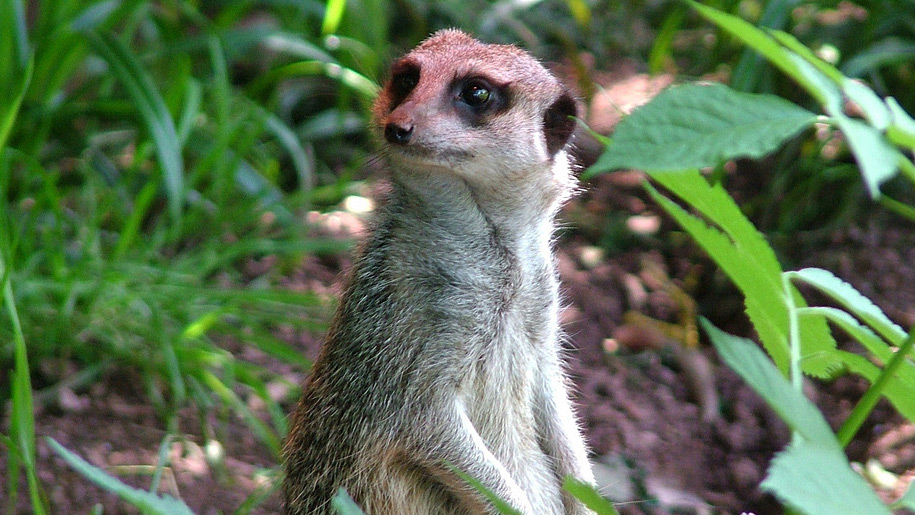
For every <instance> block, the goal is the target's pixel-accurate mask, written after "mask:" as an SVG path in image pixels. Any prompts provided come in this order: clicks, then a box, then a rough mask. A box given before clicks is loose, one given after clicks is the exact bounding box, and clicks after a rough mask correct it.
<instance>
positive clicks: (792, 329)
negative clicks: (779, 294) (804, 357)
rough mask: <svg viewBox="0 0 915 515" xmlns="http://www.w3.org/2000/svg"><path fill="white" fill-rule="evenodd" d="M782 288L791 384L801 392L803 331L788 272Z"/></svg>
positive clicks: (783, 278)
mask: <svg viewBox="0 0 915 515" xmlns="http://www.w3.org/2000/svg"><path fill="white" fill-rule="evenodd" d="M782 288H783V290H784V294H785V306H786V307H787V308H788V349H789V351H790V355H789V357H790V361H789V365H788V367H789V368H788V369H789V371H790V373H791V385H792V386H794V389H795V390H797V391H799V392H800V391H801V390H802V389H803V386H804V385H803V380H804V376H803V373H802V372H801V333H800V329H799V327H798V320H797V306H796V305H795V303H794V287H793V286H792V284H791V279H790V278H789V277H788V274H782Z"/></svg>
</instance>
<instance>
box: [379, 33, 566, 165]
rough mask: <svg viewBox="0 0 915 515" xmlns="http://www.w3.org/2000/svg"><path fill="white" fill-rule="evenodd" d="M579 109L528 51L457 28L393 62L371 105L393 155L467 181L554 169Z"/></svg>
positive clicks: (431, 39)
mask: <svg viewBox="0 0 915 515" xmlns="http://www.w3.org/2000/svg"><path fill="white" fill-rule="evenodd" d="M575 112H576V108H575V101H574V100H573V99H572V97H571V95H569V93H568V92H567V91H566V90H565V88H564V87H563V86H562V85H561V84H560V83H559V81H558V80H557V79H556V78H555V77H553V76H552V75H551V74H550V73H549V72H548V71H547V70H546V69H545V68H544V67H543V66H542V65H541V64H540V63H539V62H537V61H536V60H535V59H534V58H533V57H531V55H530V54H528V53H527V52H525V51H523V50H521V49H519V48H517V47H514V46H510V45H487V44H483V43H480V42H479V41H477V40H475V39H473V38H471V37H470V36H468V35H467V34H464V33H463V32H460V31H457V30H445V31H440V32H437V33H435V34H434V35H432V36H431V37H430V38H429V39H427V40H425V41H424V42H423V43H422V44H420V45H419V46H418V47H416V48H415V49H414V50H413V51H411V52H410V53H409V54H407V55H406V56H404V57H403V58H401V59H400V60H398V61H396V62H395V63H394V64H393V66H392V67H391V77H390V79H389V80H388V81H387V83H386V85H385V87H384V89H383V91H382V93H381V94H380V95H379V97H378V99H377V100H376V101H375V104H374V107H373V115H374V124H375V130H376V131H377V132H378V133H379V134H380V135H381V136H383V138H384V142H385V145H386V146H387V148H388V149H389V150H390V152H389V156H390V157H391V158H392V159H393V160H395V161H397V162H399V163H400V164H403V165H405V166H408V167H413V168H430V169H431V168H447V169H448V170H451V171H453V172H456V173H459V174H465V175H467V177H466V178H467V179H482V178H484V176H487V175H489V176H492V175H494V174H497V175H500V176H502V177H504V176H506V175H514V176H523V175H524V174H527V173H530V172H531V171H532V170H535V169H549V168H551V166H552V163H553V161H554V159H555V158H556V157H557V154H559V153H560V152H561V151H562V150H563V148H564V147H565V145H566V143H567V142H568V140H569V137H570V136H571V134H572V131H573V129H574V128H575V122H574V120H572V119H571V118H569V116H570V115H574V114H575ZM563 159H565V157H564V156H563Z"/></svg>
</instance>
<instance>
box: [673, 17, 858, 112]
mask: <svg viewBox="0 0 915 515" xmlns="http://www.w3.org/2000/svg"><path fill="white" fill-rule="evenodd" d="M688 2H689V5H690V6H692V8H693V9H695V10H696V11H698V12H699V14H701V15H702V16H703V17H704V18H705V19H707V20H709V21H711V22H712V23H714V24H715V25H718V27H720V28H722V29H724V30H725V31H727V32H728V33H730V34H731V35H732V36H734V37H735V38H737V39H738V40H740V41H742V42H743V43H744V44H745V45H747V46H748V47H750V48H752V49H753V50H756V51H757V52H759V53H760V54H761V55H762V56H763V57H765V58H766V59H767V60H768V61H769V62H771V63H772V64H774V65H775V66H777V67H778V68H779V69H780V70H782V72H784V73H785V74H786V75H788V76H789V77H791V78H792V79H794V80H795V81H796V82H797V83H798V84H800V85H801V87H803V88H804V89H805V90H807V91H808V92H809V93H810V94H811V95H813V96H814V98H816V99H817V101H819V102H820V103H821V104H823V105H828V106H839V105H841V96H840V95H839V92H838V85H836V84H834V83H833V82H832V81H831V80H830V79H829V77H828V76H826V75H824V74H823V72H821V71H820V70H818V69H817V68H816V67H815V66H814V65H813V64H811V63H810V62H808V61H807V60H806V59H804V58H803V57H801V56H799V55H798V54H797V53H795V52H792V51H791V50H789V49H787V48H785V47H784V46H783V43H780V42H779V41H777V40H776V39H775V38H774V37H772V34H779V37H780V38H781V39H782V41H783V42H788V43H789V44H790V41H791V39H790V38H792V37H793V36H790V35H788V34H784V33H781V32H779V31H770V32H769V33H767V32H765V31H763V30H761V29H758V28H756V27H754V26H753V25H752V24H751V23H748V22H746V21H744V20H742V19H740V18H738V17H737V16H732V15H730V14H727V13H723V12H721V11H718V10H716V9H714V8H711V7H706V6H704V5H702V4H700V3H697V2H694V1H692V0H688Z"/></svg>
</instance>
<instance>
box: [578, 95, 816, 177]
mask: <svg viewBox="0 0 915 515" xmlns="http://www.w3.org/2000/svg"><path fill="white" fill-rule="evenodd" d="M815 120H816V115H815V114H814V113H811V112H810V111H807V110H806V109H802V108H800V107H798V106H796V105H794V104H792V103H791V102H788V101H787V100H784V99H781V98H779V97H776V96H773V95H755V94H750V93H741V92H738V91H734V90H732V89H730V88H728V87H727V86H724V85H721V84H712V85H707V86H701V85H697V84H689V85H684V86H675V87H672V88H668V89H667V90H665V91H664V92H662V93H661V94H659V95H658V96H657V97H655V98H654V99H653V100H652V101H651V102H649V103H648V104H646V105H644V106H642V107H640V108H639V109H637V110H635V111H634V112H633V113H632V114H631V115H629V116H627V117H626V118H625V119H624V120H623V121H621V122H620V123H619V125H618V126H617V128H616V130H615V132H614V134H613V138H612V139H611V142H612V143H611V145H610V146H609V147H608V148H607V150H606V151H605V152H604V154H603V155H602V156H601V157H600V159H598V161H597V163H595V164H594V165H593V166H592V167H591V168H590V169H589V170H588V175H593V174H595V173H600V172H604V171H608V170H613V169H617V168H638V169H643V170H657V171H675V170H685V169H691V168H704V167H710V166H715V165H718V164H720V163H721V162H723V161H725V160H728V159H733V158H737V157H751V158H759V157H763V156H765V155H766V154H769V153H770V152H772V151H774V150H775V149H777V148H778V147H779V145H781V144H782V143H783V142H784V141H785V140H787V139H788V138H790V137H792V136H794V135H795V134H797V133H798V132H799V131H801V130H802V129H804V128H806V127H808V126H810V125H811V124H812V123H813V122H814V121H815Z"/></svg>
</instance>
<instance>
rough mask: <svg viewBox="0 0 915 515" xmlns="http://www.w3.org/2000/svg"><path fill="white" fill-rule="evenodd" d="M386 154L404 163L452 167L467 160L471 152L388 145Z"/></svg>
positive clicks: (471, 154) (470, 156)
mask: <svg viewBox="0 0 915 515" xmlns="http://www.w3.org/2000/svg"><path fill="white" fill-rule="evenodd" d="M387 153H388V156H389V157H390V158H392V159H396V160H397V161H399V162H401V163H404V164H412V165H424V166H435V167H442V166H444V167H454V166H456V165H458V164H459V163H461V162H464V161H468V160H470V159H471V158H472V157H473V155H474V154H473V153H472V152H469V151H466V150H459V149H453V150H446V149H436V150H433V149H430V148H426V147H423V146H420V145H411V146H407V147H401V146H394V145H391V146H389V147H388V152H387Z"/></svg>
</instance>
